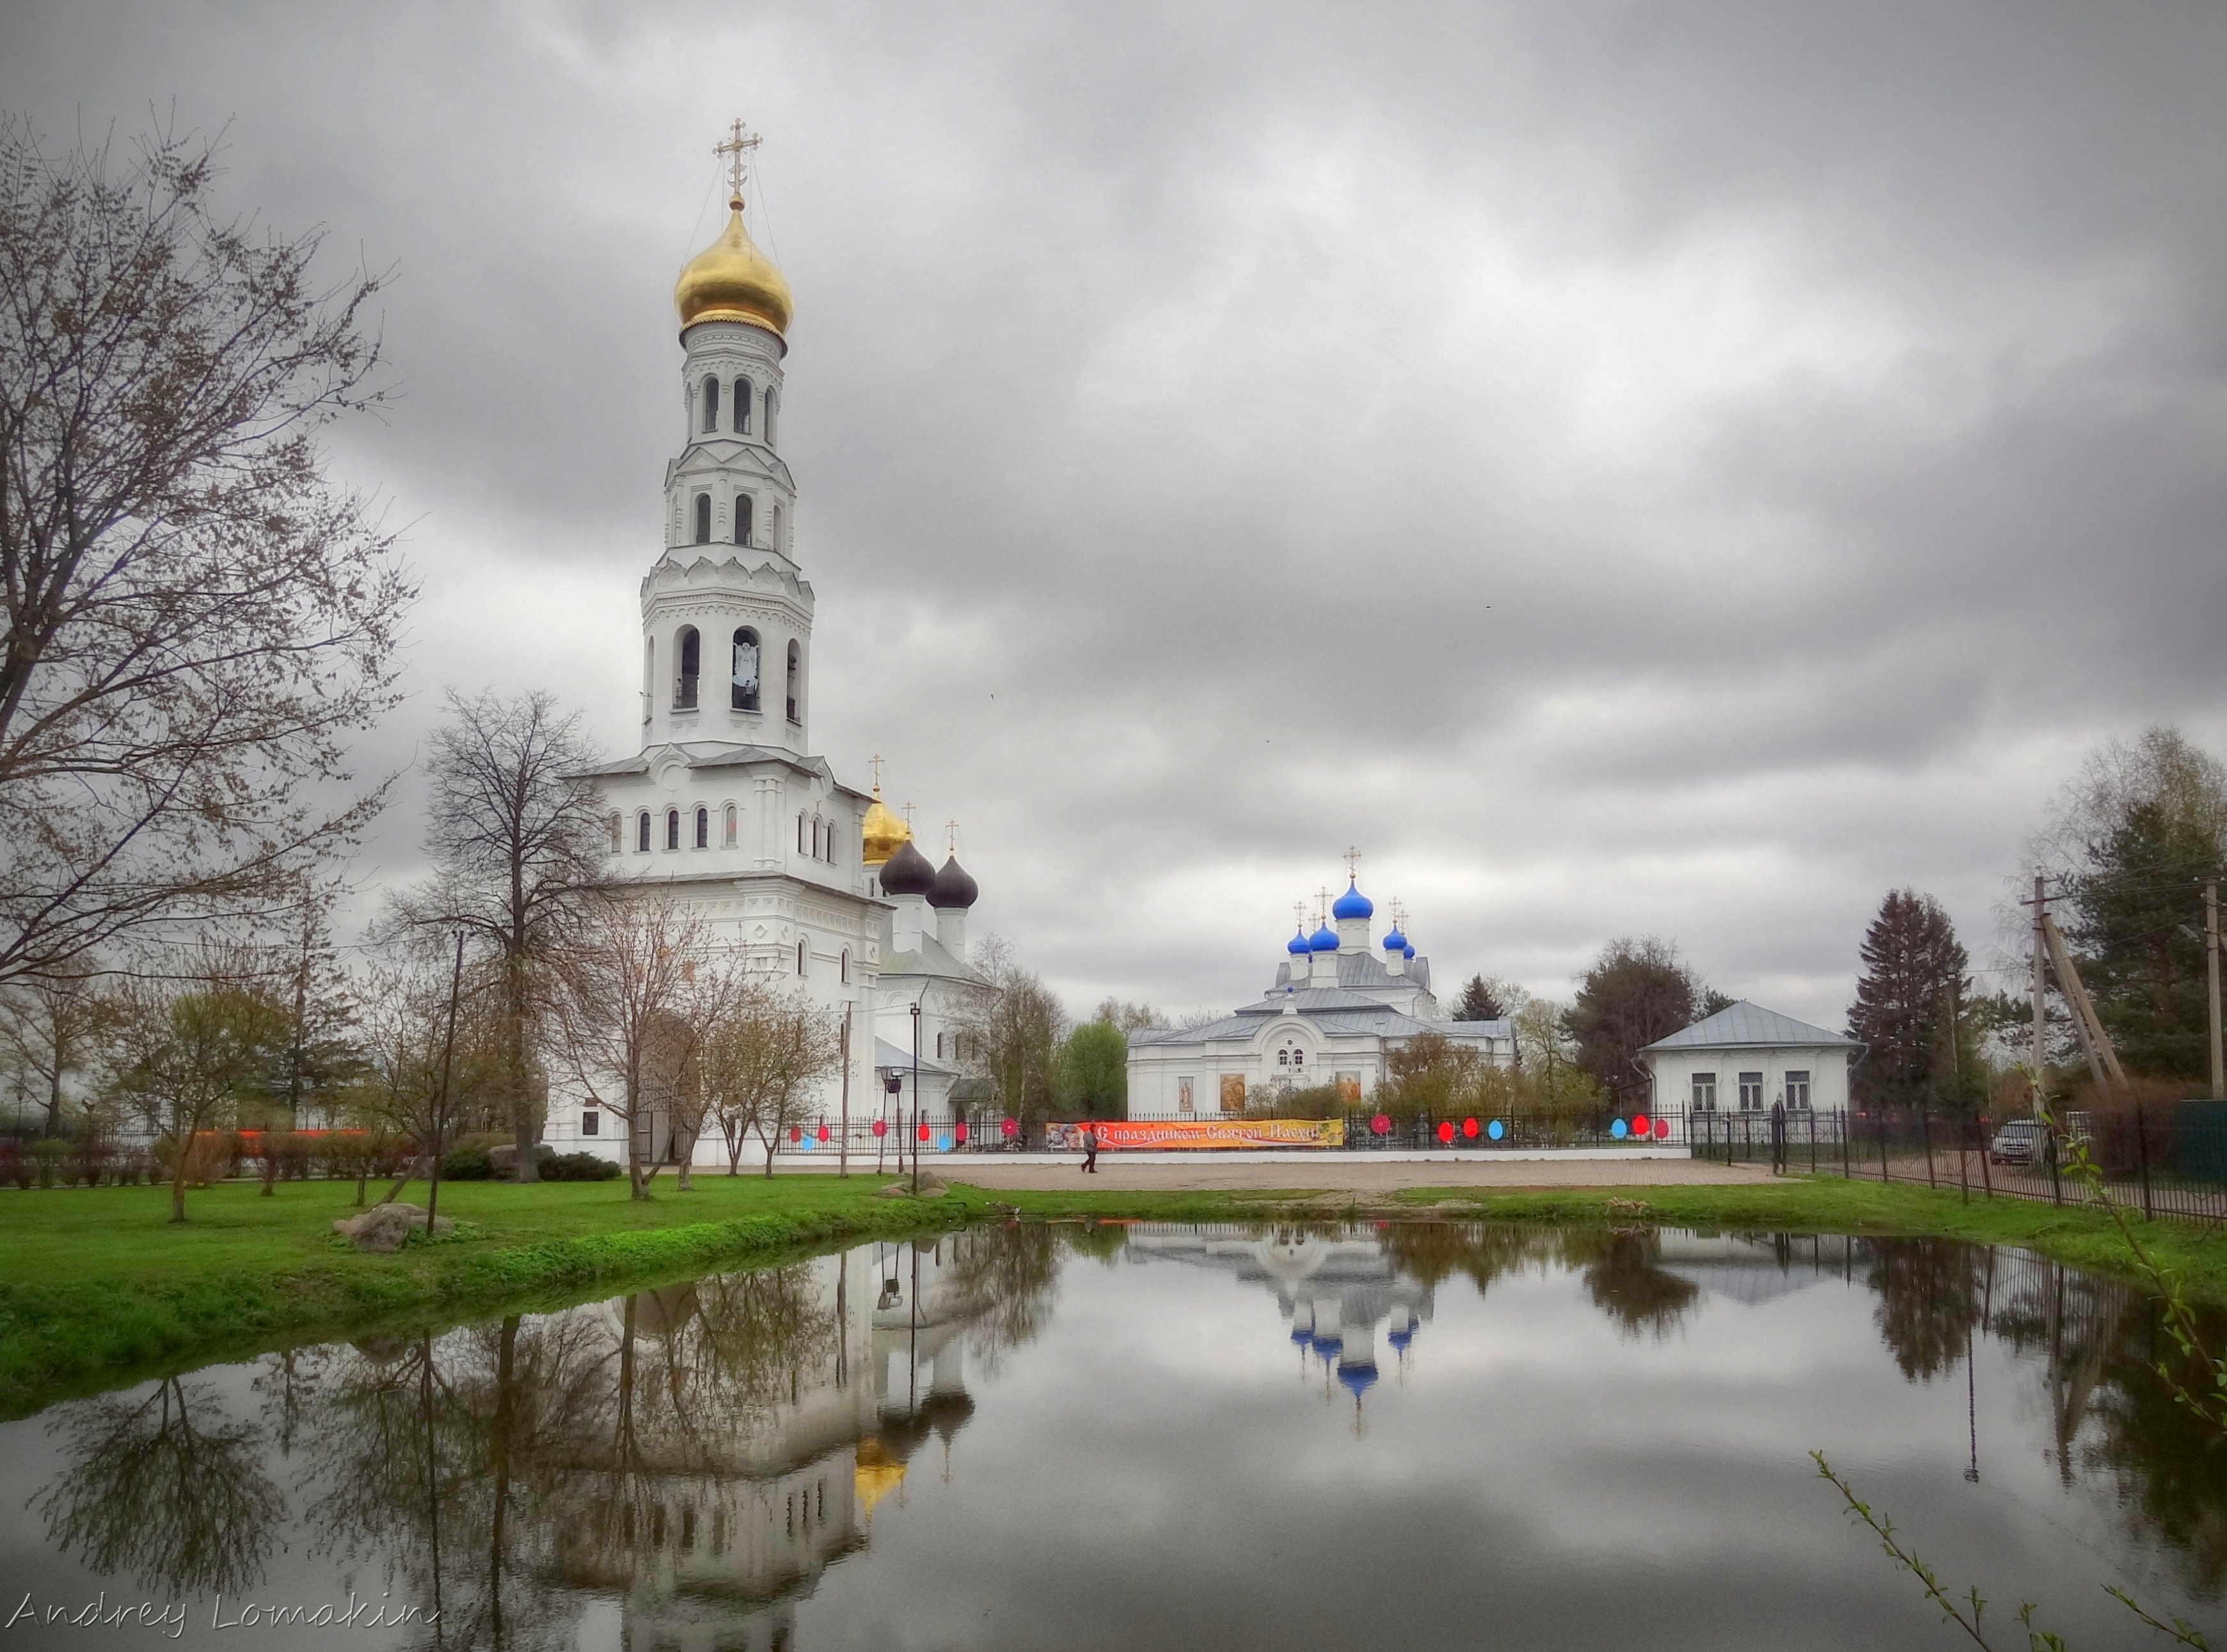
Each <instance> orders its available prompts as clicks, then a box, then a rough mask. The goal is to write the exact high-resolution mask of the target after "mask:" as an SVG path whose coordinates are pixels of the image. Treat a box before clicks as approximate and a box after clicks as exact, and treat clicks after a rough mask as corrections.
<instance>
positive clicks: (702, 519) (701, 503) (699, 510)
mask: <svg viewBox="0 0 2227 1652" xmlns="http://www.w3.org/2000/svg"><path fill="white" fill-rule="evenodd" d="M696 543H697V544H699V545H709V544H711V494H697V495H696Z"/></svg>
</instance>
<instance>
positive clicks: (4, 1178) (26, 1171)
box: [0, 1137, 33, 1188]
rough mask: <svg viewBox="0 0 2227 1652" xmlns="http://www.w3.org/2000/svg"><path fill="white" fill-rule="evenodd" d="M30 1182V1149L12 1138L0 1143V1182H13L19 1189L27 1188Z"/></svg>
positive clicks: (31, 1176)
mask: <svg viewBox="0 0 2227 1652" xmlns="http://www.w3.org/2000/svg"><path fill="white" fill-rule="evenodd" d="M32 1180H33V1171H32V1169H31V1153H30V1149H29V1147H27V1146H26V1145H24V1144H23V1143H22V1141H19V1140H17V1139H14V1138H12V1137H11V1138H10V1139H8V1140H6V1141H0V1182H13V1183H15V1184H16V1186H17V1187H19V1188H29V1186H30V1185H31V1183H32Z"/></svg>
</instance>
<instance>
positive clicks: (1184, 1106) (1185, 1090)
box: [1176, 1078, 1198, 1113]
mask: <svg viewBox="0 0 2227 1652" xmlns="http://www.w3.org/2000/svg"><path fill="white" fill-rule="evenodd" d="M1176 1111H1177V1113H1196V1112H1197V1111H1198V1109H1197V1107H1196V1106H1194V1105H1193V1104H1192V1101H1191V1094H1190V1080H1189V1079H1187V1078H1179V1079H1177V1081H1176Z"/></svg>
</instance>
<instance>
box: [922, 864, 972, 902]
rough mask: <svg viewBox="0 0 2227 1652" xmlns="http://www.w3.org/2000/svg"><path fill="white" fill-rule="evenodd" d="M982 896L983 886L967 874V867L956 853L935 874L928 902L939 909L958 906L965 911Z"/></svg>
mask: <svg viewBox="0 0 2227 1652" xmlns="http://www.w3.org/2000/svg"><path fill="white" fill-rule="evenodd" d="M981 897H982V886H981V885H980V884H979V883H976V882H975V881H974V880H973V878H972V877H969V876H968V875H967V869H966V868H965V867H964V866H961V865H960V864H959V857H958V856H956V855H954V856H952V857H951V858H950V859H948V860H947V861H945V862H944V863H943V870H942V871H940V872H938V873H936V875H935V888H934V889H932V890H928V904H929V905H930V906H932V907H935V908H936V909H938V910H939V911H941V910H946V909H949V908H952V907H956V908H958V909H959V910H960V911H961V912H964V911H965V910H966V909H967V908H968V907H970V906H972V905H973V904H974V903H975V902H976V901H978V900H979V899H981Z"/></svg>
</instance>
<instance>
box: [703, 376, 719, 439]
mask: <svg viewBox="0 0 2227 1652" xmlns="http://www.w3.org/2000/svg"><path fill="white" fill-rule="evenodd" d="M718 428H719V381H718V380H717V379H712V378H706V379H705V380H704V433H705V435H706V436H709V435H710V434H711V432H712V431H716V430H718Z"/></svg>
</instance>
